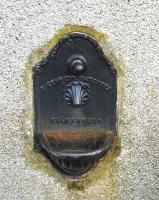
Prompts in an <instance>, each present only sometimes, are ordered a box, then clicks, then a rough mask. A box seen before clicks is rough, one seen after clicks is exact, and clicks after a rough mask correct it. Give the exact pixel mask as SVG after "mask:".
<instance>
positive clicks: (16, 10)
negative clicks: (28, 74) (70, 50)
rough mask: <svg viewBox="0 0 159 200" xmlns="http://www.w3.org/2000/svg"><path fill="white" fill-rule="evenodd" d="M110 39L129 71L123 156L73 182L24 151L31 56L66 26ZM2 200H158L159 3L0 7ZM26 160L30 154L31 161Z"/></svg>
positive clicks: (33, 1)
mask: <svg viewBox="0 0 159 200" xmlns="http://www.w3.org/2000/svg"><path fill="white" fill-rule="evenodd" d="M68 23H69V24H80V25H86V26H93V27H94V28H95V29H97V30H98V31H101V32H103V33H105V34H107V35H108V36H109V43H110V44H111V46H112V51H113V53H114V54H115V56H116V57H117V59H119V60H120V61H122V62H123V63H124V66H125V67H124V71H125V72H124V74H125V75H124V77H123V78H124V95H123V100H122V105H123V106H122V111H121V113H120V117H119V132H118V134H119V136H120V138H121V153H120V155H119V156H118V157H117V158H115V161H114V162H113V163H112V164H111V165H107V167H106V168H104V172H103V173H102V175H101V176H100V178H99V177H98V178H97V177H96V176H94V177H93V178H92V179H91V180H89V179H85V178H83V179H81V180H80V182H79V183H78V180H74V181H73V180H68V178H65V177H61V175H59V174H58V173H57V172H56V171H55V170H52V169H51V168H49V167H48V166H47V163H45V161H44V162H43V165H44V166H43V167H42V168H45V169H46V168H47V169H48V168H49V170H42V168H41V169H40V168H39V167H38V163H37V162H36V159H37V158H38V159H42V158H39V157H38V156H36V155H34V156H33V155H32V151H31V150H30V153H28V150H26V149H27V148H26V144H27V143H28V142H27V136H29V135H30V134H31V132H32V126H31V123H30V121H29V120H28V118H27V117H28V113H27V108H28V107H29V105H30V101H31V96H30V95H29V93H27V91H26V88H25V84H24V78H25V68H26V63H27V62H28V61H27V60H28V58H29V55H30V54H31V53H32V51H33V50H34V49H37V48H39V47H40V46H41V45H42V44H44V43H45V42H46V41H48V40H49V39H50V38H51V37H52V36H53V35H54V34H55V32H56V31H57V30H58V29H60V28H61V27H63V26H64V25H65V24H68ZM0 26H1V27H0V33H1V36H0V55H1V58H0V63H1V65H0V170H1V171H0V199H1V200H17V199H23V200H25V199H26V200H45V199H46V200H61V199H64V200H67V199H70V200H71V199H73V200H77V199H80V200H83V199H87V200H97V199H100V200H107V199H108V200H114V199H115V200H119V199H122V200H124V199H125V200H131V199H132V200H148V199H151V200H157V199H159V155H158V151H159V56H158V55H159V1H158V0H111V1H108V0H81V1H79V0H66V1H64V0H56V1H55V0H39V1H38V0H25V1H24V0H8V1H7V0H3V1H2V0H1V1H0ZM26 152H27V153H26Z"/></svg>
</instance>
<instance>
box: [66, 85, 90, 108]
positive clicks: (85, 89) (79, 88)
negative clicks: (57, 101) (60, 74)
mask: <svg viewBox="0 0 159 200" xmlns="http://www.w3.org/2000/svg"><path fill="white" fill-rule="evenodd" d="M88 98H89V86H88V84H86V83H84V82H81V81H72V82H70V83H68V84H67V85H66V86H65V87H64V94H63V99H64V102H65V103H67V104H70V105H73V106H81V105H84V104H86V101H87V100H88Z"/></svg>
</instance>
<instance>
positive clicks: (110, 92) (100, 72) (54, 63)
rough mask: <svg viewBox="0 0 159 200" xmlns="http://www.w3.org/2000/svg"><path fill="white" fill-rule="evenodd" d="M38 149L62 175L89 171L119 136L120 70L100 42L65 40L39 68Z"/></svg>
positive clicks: (73, 35) (88, 38)
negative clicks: (117, 122) (118, 87)
mask: <svg viewBox="0 0 159 200" xmlns="http://www.w3.org/2000/svg"><path fill="white" fill-rule="evenodd" d="M33 90H34V91H33V92H34V144H35V145H34V147H35V149H36V150H39V151H42V152H45V154H47V156H48V157H49V158H50V160H51V161H52V163H53V164H54V166H55V167H56V168H57V169H58V170H60V171H61V172H63V173H65V174H67V175H71V176H78V175H81V174H83V173H85V172H87V171H88V170H89V169H90V168H91V167H92V166H93V165H94V164H95V163H97V161H98V160H99V158H100V157H101V156H102V155H104V154H105V153H106V152H107V151H108V149H109V148H110V147H111V145H112V142H113V138H114V136H115V135H116V98H117V80H116V71H115V70H114V68H113V66H112V64H111V62H109V60H108V59H107V58H106V56H105V55H104V53H103V50H102V49H101V47H100V46H99V45H98V43H97V41H96V40H95V39H94V38H93V37H91V36H90V35H87V34H84V33H70V34H68V35H66V36H65V37H63V38H62V39H61V40H60V41H59V42H58V43H57V45H56V46H55V47H53V48H52V50H51V51H50V52H49V54H48V55H47V56H46V57H45V58H44V59H43V60H42V61H41V62H40V63H38V64H37V65H35V66H34V68H33Z"/></svg>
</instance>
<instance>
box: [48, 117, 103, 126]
mask: <svg viewBox="0 0 159 200" xmlns="http://www.w3.org/2000/svg"><path fill="white" fill-rule="evenodd" d="M101 120H102V118H100V117H99V118H78V119H74V118H63V119H61V118H51V119H50V122H51V123H52V124H55V125H61V124H63V125H82V126H83V125H96V124H99V123H100V122H101Z"/></svg>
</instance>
